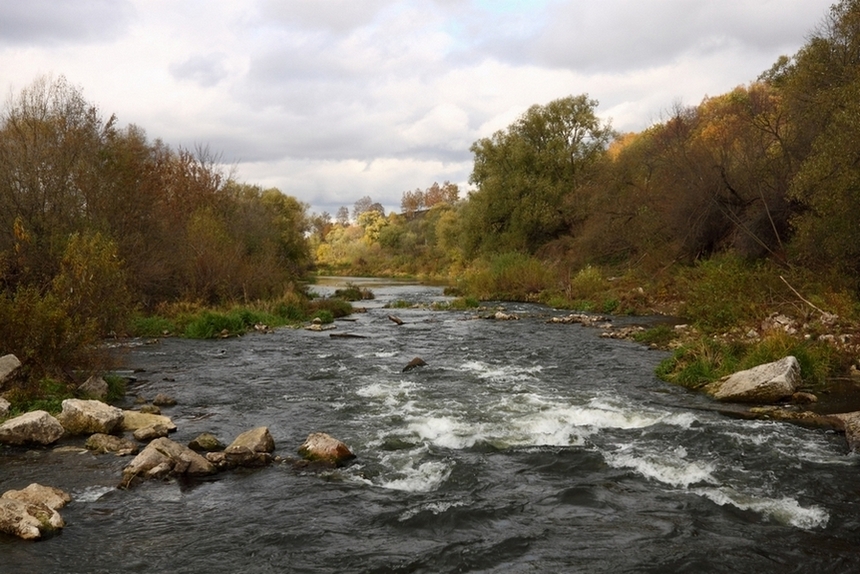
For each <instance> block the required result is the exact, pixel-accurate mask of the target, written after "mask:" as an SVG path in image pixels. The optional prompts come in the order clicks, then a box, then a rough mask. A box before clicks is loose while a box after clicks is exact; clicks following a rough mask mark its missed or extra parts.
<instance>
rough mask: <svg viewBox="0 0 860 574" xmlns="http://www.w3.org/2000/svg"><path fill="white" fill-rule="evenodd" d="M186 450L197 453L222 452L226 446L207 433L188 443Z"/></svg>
mask: <svg viewBox="0 0 860 574" xmlns="http://www.w3.org/2000/svg"><path fill="white" fill-rule="evenodd" d="M188 448H190V449H191V450H196V451H198V452H215V451H219V450H224V449H225V448H226V445H225V444H224V443H223V442H221V441H220V440H218V438H217V437H216V436H215V435H213V434H210V433H208V432H205V433H202V434H200V435H198V436H197V438H195V439H193V440H192V441H191V442H189V443H188Z"/></svg>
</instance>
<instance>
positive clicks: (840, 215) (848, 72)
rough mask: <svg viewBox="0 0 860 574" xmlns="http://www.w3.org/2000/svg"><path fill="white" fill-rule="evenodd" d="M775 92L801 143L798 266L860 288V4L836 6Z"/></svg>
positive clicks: (796, 196)
mask: <svg viewBox="0 0 860 574" xmlns="http://www.w3.org/2000/svg"><path fill="white" fill-rule="evenodd" d="M780 86H781V87H782V91H783V93H784V95H785V99H786V102H787V104H786V105H787V108H788V110H789V113H790V114H791V119H792V121H793V123H794V124H795V130H796V131H797V132H799V133H801V134H802V135H798V136H797V141H796V142H795V145H794V149H795V157H797V158H798V159H799V160H800V167H799V170H798V173H797V176H796V177H795V178H794V180H793V181H792V184H791V190H790V197H791V199H793V200H794V201H796V202H797V203H798V207H799V209H798V213H797V215H796V216H795V218H794V220H793V224H794V228H795V230H796V233H797V236H796V238H795V241H794V247H795V249H796V252H797V254H798V257H799V258H800V260H801V261H802V262H803V263H805V264H807V265H810V266H812V267H813V268H816V269H826V270H837V271H839V272H841V273H843V274H847V275H851V276H853V277H854V283H855V285H860V280H857V279H856V278H857V276H858V275H860V228H858V225H857V213H858V211H860V194H858V192H857V190H858V185H860V155H858V152H857V141H858V138H860V104H858V102H860V1H858V0H842V2H839V3H838V4H835V5H834V6H833V7H832V8H831V9H830V12H829V14H828V16H827V17H826V18H825V20H824V21H823V22H822V24H821V25H820V26H819V27H818V29H817V30H816V31H815V33H814V34H813V35H812V37H811V38H810V39H809V41H808V42H807V44H806V45H805V46H804V47H803V48H802V49H801V50H800V51H799V52H798V54H797V55H796V56H795V58H794V61H793V62H792V63H791V65H789V66H787V67H786V69H785V73H784V74H783V76H782V78H781V83H780Z"/></svg>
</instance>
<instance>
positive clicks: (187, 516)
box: [0, 285, 860, 574]
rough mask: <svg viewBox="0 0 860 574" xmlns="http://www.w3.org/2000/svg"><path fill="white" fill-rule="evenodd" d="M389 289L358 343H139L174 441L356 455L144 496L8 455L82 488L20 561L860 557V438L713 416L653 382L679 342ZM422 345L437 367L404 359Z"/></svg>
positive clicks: (446, 567)
mask: <svg viewBox="0 0 860 574" xmlns="http://www.w3.org/2000/svg"><path fill="white" fill-rule="evenodd" d="M372 288H373V290H374V292H375V293H376V296H377V298H376V299H375V300H374V301H368V302H364V303H363V305H365V306H366V307H367V313H364V314H360V315H357V316H355V317H353V319H356V320H355V321H351V322H339V323H337V330H336V331H337V332H338V333H343V334H351V335H356V337H331V336H330V333H329V332H319V333H318V332H313V331H307V330H304V329H296V330H293V329H282V330H278V331H276V332H274V333H265V334H263V333H255V334H250V335H248V336H245V337H241V338H234V339H228V340H218V341H189V340H181V339H165V340H162V341H160V342H159V343H158V344H154V345H143V344H141V345H140V346H137V347H135V348H133V349H132V350H131V351H129V353H128V354H127V356H126V357H125V360H126V362H127V365H128V367H129V368H138V369H144V371H143V372H141V373H139V374H138V375H137V377H138V379H139V380H138V382H137V383H136V384H135V385H133V386H132V388H131V390H130V392H131V393H132V394H140V395H143V396H144V397H148V398H152V397H154V396H155V394H156V393H159V392H163V393H166V394H168V395H171V396H173V397H175V398H176V399H177V400H178V404H177V405H176V406H174V407H168V408H165V409H164V414H167V415H168V416H170V417H171V418H172V419H173V421H174V422H175V423H176V425H177V427H178V431H177V432H176V433H174V434H172V435H171V438H173V439H174V440H177V441H179V442H183V443H187V442H188V441H190V440H191V439H192V438H194V437H196V436H197V435H198V434H200V433H202V432H211V433H213V434H215V435H216V436H217V437H218V438H220V439H221V440H222V442H225V443H228V442H230V441H231V440H232V439H233V438H234V437H235V436H236V435H238V434H239V433H241V432H243V431H245V430H248V429H250V428H254V427H258V426H268V427H269V429H270V431H271V433H272V435H273V436H274V439H275V444H276V448H277V451H276V454H281V455H290V456H292V455H295V451H296V449H297V448H298V447H299V445H300V444H301V443H302V441H303V440H304V439H305V438H306V437H307V435H308V434H310V433H311V432H317V431H322V432H327V433H329V434H331V435H333V436H335V437H336V438H338V439H340V440H343V441H344V442H345V443H346V444H347V445H348V446H349V447H350V448H351V449H352V451H353V452H354V453H355V454H356V455H357V458H356V460H355V462H354V464H352V465H350V466H348V467H346V468H342V469H336V470H330V471H326V472H324V473H323V474H319V473H316V472H304V471H297V470H295V469H294V468H293V467H292V466H290V465H277V464H276V465H273V466H270V467H267V468H262V469H253V470H251V469H246V470H240V471H233V472H228V473H223V474H219V475H216V476H215V477H214V478H211V479H207V480H201V481H196V482H177V481H175V480H170V481H154V482H149V483H145V484H143V485H141V486H139V487H137V488H134V489H132V490H127V491H126V490H118V489H117V488H116V485H117V484H118V483H119V482H120V478H121V469H122V467H123V466H124V465H125V464H127V463H128V461H129V459H128V458H125V459H121V458H117V457H114V456H112V455H98V456H96V455H93V454H91V453H83V454H79V453H76V452H74V451H69V450H67V449H60V450H57V449H44V450H23V449H12V448H8V447H7V448H3V449H0V492H2V491H5V490H9V489H12V488H16V489H18V488H23V487H24V486H26V485H27V484H29V483H30V482H41V483H44V484H50V485H51V486H56V487H59V488H61V489H63V490H66V491H67V492H70V493H71V494H72V496H73V502H72V503H71V504H69V505H68V506H67V507H66V508H64V509H63V511H62V512H63V516H64V518H65V520H66V523H67V526H66V528H65V529H64V530H63V531H62V532H61V533H60V534H58V535H56V536H54V537H52V538H49V539H47V540H44V541H41V542H38V543H29V542H24V541H20V540H17V539H14V538H11V537H8V536H5V535H0V573H3V574H6V573H18V572H42V573H50V572H57V573H60V572H62V573H96V572H118V571H124V572H175V573H183V572H187V573H196V572H209V573H215V572H255V573H256V572H468V571H481V572H607V573H610V572H612V573H615V572H760V573H761V572H779V573H786V572H853V571H858V569H860V551H858V548H860V528H858V514H857V503H856V499H857V493H856V488H857V487H856V485H857V474H858V473H857V458H856V456H855V455H853V454H849V453H848V452H847V448H846V446H845V443H844V439H843V437H841V436H839V435H837V434H833V433H830V432H826V431H824V430H809V429H803V428H800V427H796V426H792V425H787V424H780V423H773V422H763V421H749V420H737V419H732V418H728V417H725V416H723V415H721V414H719V413H717V412H713V411H711V410H708V409H705V408H702V407H704V406H707V403H708V402H709V401H708V399H706V398H705V397H702V396H700V395H697V394H695V393H690V392H688V391H686V390H684V389H682V388H678V387H674V386H671V385H668V384H666V383H663V382H661V381H659V380H658V379H656V378H655V377H654V375H653V370H654V367H655V365H656V364H657V362H658V361H659V360H660V359H661V358H662V357H663V356H664V355H663V354H661V353H659V352H655V351H649V350H647V349H645V348H643V347H642V346H639V345H637V344H635V343H631V342H628V341H619V340H612V339H602V338H600V337H599V336H598V334H599V331H597V330H595V329H590V328H587V327H583V326H581V325H565V324H547V323H546V320H547V318H548V317H550V316H552V315H553V314H554V313H553V311H552V310H551V309H547V308H544V307H540V306H535V305H514V306H508V308H507V312H508V313H515V314H516V315H518V316H519V317H520V320H519V321H491V320H484V319H475V318H474V317H475V315H476V314H475V313H470V312H460V311H457V312H454V311H451V312H442V311H433V310H430V309H427V308H398V311H397V313H398V316H399V317H400V318H401V319H402V320H403V324H402V325H397V324H395V323H394V322H392V321H390V320H389V318H388V315H389V313H390V311H389V310H388V309H385V308H384V307H383V305H384V304H385V303H386V302H388V301H392V300H395V299H397V300H406V301H410V302H429V301H432V300H443V299H444V298H443V297H442V296H441V293H440V290H439V289H437V288H433V287H424V286H418V285H393V286H392V285H389V286H375V287H372ZM316 289H317V290H318V291H322V292H325V289H326V288H325V287H317V288H316ZM484 314H486V313H484ZM555 314H556V315H562V314H566V313H562V312H558V313H555ZM414 357H421V358H423V359H424V360H425V361H426V363H427V365H426V366H423V367H421V368H419V369H413V370H410V371H408V372H402V370H403V366H404V365H406V364H407V363H408V362H409V361H410V360H411V359H413V358H414ZM129 400H131V398H130V399H129ZM76 444H77V443H74V442H68V441H67V442H64V443H63V445H64V446H69V445H76Z"/></svg>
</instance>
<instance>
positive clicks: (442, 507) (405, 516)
mask: <svg viewBox="0 0 860 574" xmlns="http://www.w3.org/2000/svg"><path fill="white" fill-rule="evenodd" d="M459 506H466V503H465V502H460V501H455V502H428V503H425V504H421V505H419V506H418V507H417V508H410V509H408V510H404V511H403V513H402V514H401V515H400V517H399V518H398V519H397V520H399V521H400V522H405V521H407V520H409V519H410V518H414V517H415V516H417V515H418V514H420V513H422V512H432V513H433V514H435V515H439V514H442V513H443V512H445V511H447V510H449V509H451V508H457V507H459Z"/></svg>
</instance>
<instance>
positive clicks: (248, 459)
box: [206, 446, 275, 470]
mask: <svg viewBox="0 0 860 574" xmlns="http://www.w3.org/2000/svg"><path fill="white" fill-rule="evenodd" d="M206 460H208V461H209V462H211V463H212V464H214V465H215V466H216V467H217V468H218V470H226V469H230V468H236V467H240V466H241V467H245V468H254V467H260V466H266V465H269V464H271V463H272V462H273V461H274V460H275V457H273V456H272V454H271V453H268V452H254V451H253V450H251V449H250V448H248V447H247V446H234V447H232V448H230V450H229V451H227V450H225V451H222V452H207V453H206Z"/></svg>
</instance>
